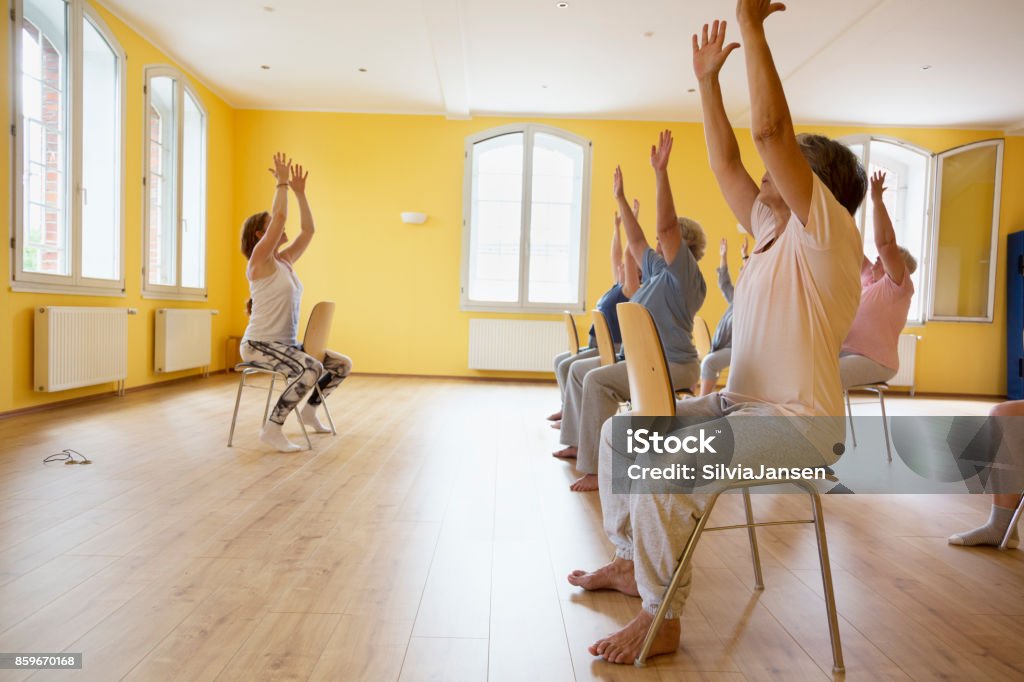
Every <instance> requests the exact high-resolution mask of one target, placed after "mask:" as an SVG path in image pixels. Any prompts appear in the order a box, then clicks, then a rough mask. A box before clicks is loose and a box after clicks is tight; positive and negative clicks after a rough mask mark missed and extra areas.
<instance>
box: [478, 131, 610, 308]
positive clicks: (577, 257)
mask: <svg viewBox="0 0 1024 682" xmlns="http://www.w3.org/2000/svg"><path fill="white" fill-rule="evenodd" d="M590 149H591V144H590V142H589V141H587V140H584V139H582V138H580V137H577V136H575V135H572V134H570V133H567V132H565V131H562V130H558V129H555V128H549V127H546V126H540V125H534V124H523V125H513V126H505V127H502V128H496V129H492V130H488V131H485V132H483V133H480V134H478V135H474V136H472V137H470V138H469V139H468V140H466V172H465V188H464V197H465V205H464V213H463V266H462V307H463V309H464V310H496V311H508V312H517V311H522V312H529V311H532V312H543V311H561V310H564V309H566V308H570V309H573V310H583V308H584V288H585V281H586V267H585V261H584V258H583V254H584V253H585V249H586V237H587V222H588V215H587V214H588V205H589V197H588V194H589V191H588V190H589V186H590Z"/></svg>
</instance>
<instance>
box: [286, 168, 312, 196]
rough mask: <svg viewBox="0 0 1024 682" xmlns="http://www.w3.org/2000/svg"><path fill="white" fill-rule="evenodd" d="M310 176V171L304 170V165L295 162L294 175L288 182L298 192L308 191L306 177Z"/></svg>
mask: <svg viewBox="0 0 1024 682" xmlns="http://www.w3.org/2000/svg"><path fill="white" fill-rule="evenodd" d="M308 177H309V171H304V170H303V168H302V166H300V165H299V164H295V165H294V166H292V175H291V178H290V179H289V180H288V184H289V185H291V188H292V191H293V192H295V193H296V194H304V193H305V191H306V178H308Z"/></svg>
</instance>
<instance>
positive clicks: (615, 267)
mask: <svg viewBox="0 0 1024 682" xmlns="http://www.w3.org/2000/svg"><path fill="white" fill-rule="evenodd" d="M611 263H612V281H613V282H615V283H616V284H620V285H621V284H622V282H623V278H624V277H625V272H624V271H623V264H622V216H621V215H619V212H618V211H616V212H615V229H614V230H613V231H612V255H611Z"/></svg>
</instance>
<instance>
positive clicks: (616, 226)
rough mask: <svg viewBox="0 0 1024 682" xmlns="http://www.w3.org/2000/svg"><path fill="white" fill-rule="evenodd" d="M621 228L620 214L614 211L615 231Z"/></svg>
mask: <svg viewBox="0 0 1024 682" xmlns="http://www.w3.org/2000/svg"><path fill="white" fill-rule="evenodd" d="M621 228H622V216H621V215H619V212H618V211H616V212H615V231H616V232H618V231H619V230H620V229H621Z"/></svg>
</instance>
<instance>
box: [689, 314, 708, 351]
mask: <svg viewBox="0 0 1024 682" xmlns="http://www.w3.org/2000/svg"><path fill="white" fill-rule="evenodd" d="M693 345H694V347H696V349H697V360H698V361H700V360H703V359H704V358H705V357H706V356H707V354H708V353H710V352H711V330H710V329H709V328H708V323H707V321H706V320H705V319H704V318H703V317H701V316H700V315H695V316H694V318H693Z"/></svg>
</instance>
